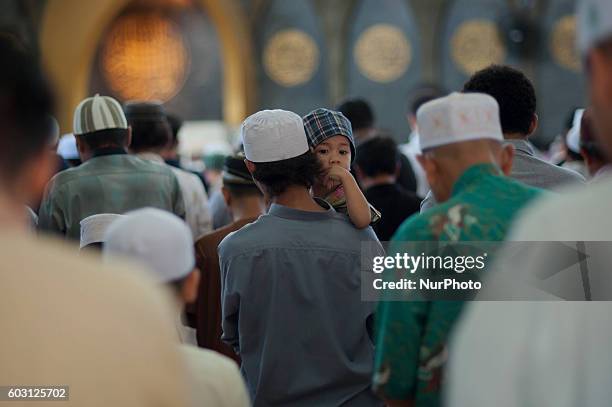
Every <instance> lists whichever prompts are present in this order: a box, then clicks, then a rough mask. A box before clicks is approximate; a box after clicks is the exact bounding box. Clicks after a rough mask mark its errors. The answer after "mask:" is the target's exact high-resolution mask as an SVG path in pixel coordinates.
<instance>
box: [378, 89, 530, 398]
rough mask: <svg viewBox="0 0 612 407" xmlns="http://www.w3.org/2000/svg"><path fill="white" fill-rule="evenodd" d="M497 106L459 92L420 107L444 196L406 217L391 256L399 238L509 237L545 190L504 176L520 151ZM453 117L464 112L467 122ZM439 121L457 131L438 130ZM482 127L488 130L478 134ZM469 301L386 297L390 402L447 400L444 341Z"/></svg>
mask: <svg viewBox="0 0 612 407" xmlns="http://www.w3.org/2000/svg"><path fill="white" fill-rule="evenodd" d="M491 106H493V107H495V108H496V107H497V103H496V102H495V100H494V99H492V98H490V97H488V96H486V95H481V94H465V95H459V94H452V95H450V96H447V97H445V98H441V99H437V100H434V101H432V102H430V103H427V104H425V105H423V107H422V108H421V110H419V112H418V113H417V121H418V126H419V130H420V134H421V144H422V145H424V147H423V151H424V155H423V156H422V157H420V161H421V164H422V165H423V167H424V169H425V171H426V173H427V174H428V179H429V181H430V185H431V186H432V189H433V191H434V194H435V195H436V198H438V200H439V201H441V202H443V203H442V204H440V205H438V206H437V207H435V208H432V209H431V210H429V211H426V212H425V213H423V214H420V215H416V216H413V217H411V218H409V219H408V220H407V221H406V222H404V224H403V225H402V226H401V227H400V228H399V229H398V231H397V232H396V234H395V235H394V237H393V239H392V240H393V241H392V243H391V246H390V253H389V255H395V254H396V253H398V252H400V251H401V250H400V246H401V244H400V242H420V243H416V244H415V245H413V246H416V247H417V248H420V247H422V248H423V250H424V251H427V249H426V248H427V247H429V246H428V245H427V242H462V241H471V242H474V241H479V242H483V241H502V240H503V239H504V237H505V235H506V232H507V231H508V229H509V226H510V225H511V222H512V220H513V218H514V217H515V215H516V214H517V213H518V212H519V211H520V209H521V208H522V207H523V206H524V205H525V204H526V203H528V202H529V201H530V200H532V199H533V198H535V197H536V196H538V194H539V193H540V191H539V190H538V189H535V188H531V187H528V186H526V185H524V184H521V183H519V182H518V181H515V180H513V179H510V178H507V177H506V176H504V175H503V174H504V173H508V172H509V171H510V168H511V163H512V151H513V150H512V148H511V147H507V146H503V145H502V135H501V129H499V130H497V128H496V127H499V118H498V117H499V116H498V115H497V114H491V115H488V114H483V112H485V113H487V112H488V111H490V110H487V109H491ZM493 111H494V112H495V109H493ZM440 112H442V114H441V113H440ZM495 113H496V112H495ZM474 115H476V117H474ZM449 117H455V118H459V119H463V118H465V119H466V120H465V121H466V122H467V124H465V123H462V122H463V120H454V121H453V120H451V119H449ZM449 121H450V122H452V123H450V124H449V123H448V122H449ZM470 123H472V124H470ZM487 125H489V127H490V128H487ZM478 126H480V127H482V128H480V129H479V127H478ZM440 128H441V129H442V131H443V132H447V133H448V134H450V136H448V137H446V134H444V133H440V132H438V133H435V132H436V129H440ZM480 130H483V131H481V132H480V134H483V135H484V136H482V137H480V138H475V137H473V134H474V133H475V132H476V133H477V132H478V131H480ZM432 133H433V134H432ZM440 134H443V135H445V137H446V139H445V140H444V141H440V140H441V138H442V137H441V136H440ZM489 134H491V135H493V136H488V135H489ZM498 164H499V166H498ZM500 167H501V168H502V170H503V172H502V171H500ZM417 252H418V253H420V252H421V250H417ZM462 306H463V302H461V301H409V300H407V301H383V302H381V303H380V304H379V308H378V311H377V314H376V321H377V330H376V357H375V371H374V377H373V385H374V389H375V390H376V391H377V392H378V393H379V394H380V395H381V396H382V397H384V398H385V399H386V400H388V401H389V402H390V405H394V404H393V401H404V402H406V401H408V400H410V401H414V405H416V406H438V405H440V390H441V385H442V381H441V378H442V376H441V372H442V367H443V365H444V361H445V356H446V347H445V345H446V341H447V338H448V335H449V332H450V331H451V329H452V327H453V324H454V323H455V321H456V320H457V317H458V315H459V313H460V312H461V308H462ZM398 404H399V405H401V404H402V403H401V402H399V403H398Z"/></svg>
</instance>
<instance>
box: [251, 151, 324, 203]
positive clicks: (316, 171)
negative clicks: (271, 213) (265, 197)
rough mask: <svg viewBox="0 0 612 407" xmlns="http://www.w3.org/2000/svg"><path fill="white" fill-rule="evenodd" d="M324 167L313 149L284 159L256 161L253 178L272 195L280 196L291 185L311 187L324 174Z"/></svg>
mask: <svg viewBox="0 0 612 407" xmlns="http://www.w3.org/2000/svg"><path fill="white" fill-rule="evenodd" d="M323 173H324V171H323V167H322V166H321V163H320V162H319V160H318V159H317V157H316V155H315V154H314V153H312V152H311V151H307V152H306V153H304V154H302V155H300V156H297V157H294V158H289V159H287V160H282V161H274V162H269V163H255V171H254V172H253V178H254V179H256V180H257V181H259V182H260V183H261V184H262V186H263V187H264V188H265V189H266V192H267V193H268V194H269V195H271V196H278V195H280V194H282V193H283V192H285V190H286V189H287V187H289V186H291V185H301V186H304V187H306V188H310V187H312V186H313V184H314V183H315V181H316V179H317V178H319V177H321V176H322V175H323Z"/></svg>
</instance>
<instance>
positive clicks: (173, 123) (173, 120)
mask: <svg viewBox="0 0 612 407" xmlns="http://www.w3.org/2000/svg"><path fill="white" fill-rule="evenodd" d="M168 124H170V130H172V133H171V134H170V145H171V146H176V145H177V144H178V133H179V131H180V130H181V127H183V120H181V118H180V117H178V116H177V115H174V114H170V113H169V114H168Z"/></svg>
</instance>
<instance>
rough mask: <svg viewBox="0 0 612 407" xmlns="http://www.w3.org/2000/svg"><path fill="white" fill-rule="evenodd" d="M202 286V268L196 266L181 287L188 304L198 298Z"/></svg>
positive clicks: (182, 294)
mask: <svg viewBox="0 0 612 407" xmlns="http://www.w3.org/2000/svg"><path fill="white" fill-rule="evenodd" d="M199 287H200V270H198V269H197V268H194V269H193V270H192V271H191V273H189V275H188V276H187V278H186V279H185V282H184V283H183V287H182V289H181V296H182V297H183V301H184V302H185V303H186V304H191V303H193V302H195V300H197V299H198V291H199Z"/></svg>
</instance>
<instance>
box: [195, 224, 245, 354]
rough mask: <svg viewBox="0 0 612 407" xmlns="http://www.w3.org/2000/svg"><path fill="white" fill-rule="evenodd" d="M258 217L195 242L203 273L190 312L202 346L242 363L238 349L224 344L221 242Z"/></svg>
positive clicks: (197, 263) (223, 228)
mask: <svg viewBox="0 0 612 407" xmlns="http://www.w3.org/2000/svg"><path fill="white" fill-rule="evenodd" d="M255 220H256V218H247V219H241V220H238V221H236V222H232V223H230V224H229V225H226V226H224V227H222V228H219V229H217V230H215V231H214V232H210V233H208V234H206V235H204V236H202V237H201V238H199V239H198V241H197V242H196V243H195V253H196V265H197V267H198V269H199V270H200V286H199V291H198V298H197V300H196V302H195V304H193V306H191V307H188V308H187V311H188V312H189V313H190V314H192V315H190V317H193V320H194V323H193V326H194V327H195V329H196V334H197V338H198V346H201V347H203V348H208V349H212V350H215V351H217V352H219V353H222V354H224V355H225V356H227V357H230V358H232V359H234V360H235V361H236V362H238V364H240V358H238V357H237V356H236V354H235V353H234V350H233V349H232V348H231V347H229V346H228V345H227V344H226V343H224V342H223V341H221V334H222V333H223V332H222V330H221V271H220V270H219V255H218V253H217V248H218V246H219V243H221V241H222V240H223V239H224V238H225V237H226V236H227V235H229V234H230V233H231V232H234V231H236V230H238V229H240V228H241V227H243V226H244V225H246V224H247V223H251V222H254V221H255Z"/></svg>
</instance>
